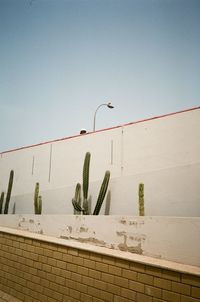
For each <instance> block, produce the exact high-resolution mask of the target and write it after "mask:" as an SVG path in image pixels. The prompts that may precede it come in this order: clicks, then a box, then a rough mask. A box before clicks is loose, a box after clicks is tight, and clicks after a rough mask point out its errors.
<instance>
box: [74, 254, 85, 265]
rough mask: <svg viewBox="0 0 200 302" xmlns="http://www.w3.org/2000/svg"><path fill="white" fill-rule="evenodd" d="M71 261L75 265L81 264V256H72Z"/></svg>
mask: <svg viewBox="0 0 200 302" xmlns="http://www.w3.org/2000/svg"><path fill="white" fill-rule="evenodd" d="M72 261H73V263H75V264H77V265H83V258H82V257H77V256H72Z"/></svg>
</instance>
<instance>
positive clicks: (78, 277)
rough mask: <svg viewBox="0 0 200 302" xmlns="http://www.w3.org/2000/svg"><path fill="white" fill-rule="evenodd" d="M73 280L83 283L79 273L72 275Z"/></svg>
mask: <svg viewBox="0 0 200 302" xmlns="http://www.w3.org/2000/svg"><path fill="white" fill-rule="evenodd" d="M71 279H72V280H74V281H77V282H81V279H82V277H81V275H80V274H77V273H73V272H72V273H71Z"/></svg>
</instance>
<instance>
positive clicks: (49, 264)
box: [0, 232, 200, 302]
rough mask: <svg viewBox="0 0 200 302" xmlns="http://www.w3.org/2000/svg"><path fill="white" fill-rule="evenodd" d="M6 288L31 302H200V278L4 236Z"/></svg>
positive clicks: (1, 278)
mask: <svg viewBox="0 0 200 302" xmlns="http://www.w3.org/2000/svg"><path fill="white" fill-rule="evenodd" d="M0 266H1V270H0V290H3V291H4V292H6V293H8V294H11V295H12V296H14V297H17V298H18V299H21V300H22V301H28V302H38V301H41V302H47V301H48V302H58V301H60V302H65V301H66V302H80V301H83V302H105V301H108V302H131V301H137V302H166V301H176V302H180V301H181V302H199V299H200V277H199V275H196V274H195V275H194V274H188V273H185V272H181V271H176V270H173V269H172V270H169V269H166V268H162V267H156V266H153V265H149V264H141V263H138V262H135V261H130V260H125V259H120V258H119V257H113V256H106V255H103V254H99V253H94V252H92V251H87V250H81V249H77V248H71V247H67V246H63V245H60V244H55V243H52V242H44V241H42V240H35V239H30V238H26V237H23V236H16V235H11V234H8V233H5V232H0Z"/></svg>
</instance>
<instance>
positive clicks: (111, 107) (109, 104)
mask: <svg viewBox="0 0 200 302" xmlns="http://www.w3.org/2000/svg"><path fill="white" fill-rule="evenodd" d="M102 106H106V107H108V108H110V109H113V108H114V106H113V105H112V104H111V103H110V102H109V103H107V104H101V105H99V106H98V107H97V109H96V111H95V114H94V123H93V132H94V131H95V123H96V114H97V111H98V110H99V108H100V107H102Z"/></svg>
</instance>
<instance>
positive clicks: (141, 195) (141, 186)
mask: <svg viewBox="0 0 200 302" xmlns="http://www.w3.org/2000/svg"><path fill="white" fill-rule="evenodd" d="M138 195H139V215H140V216H144V184H143V183H140V184H139V190H138Z"/></svg>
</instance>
